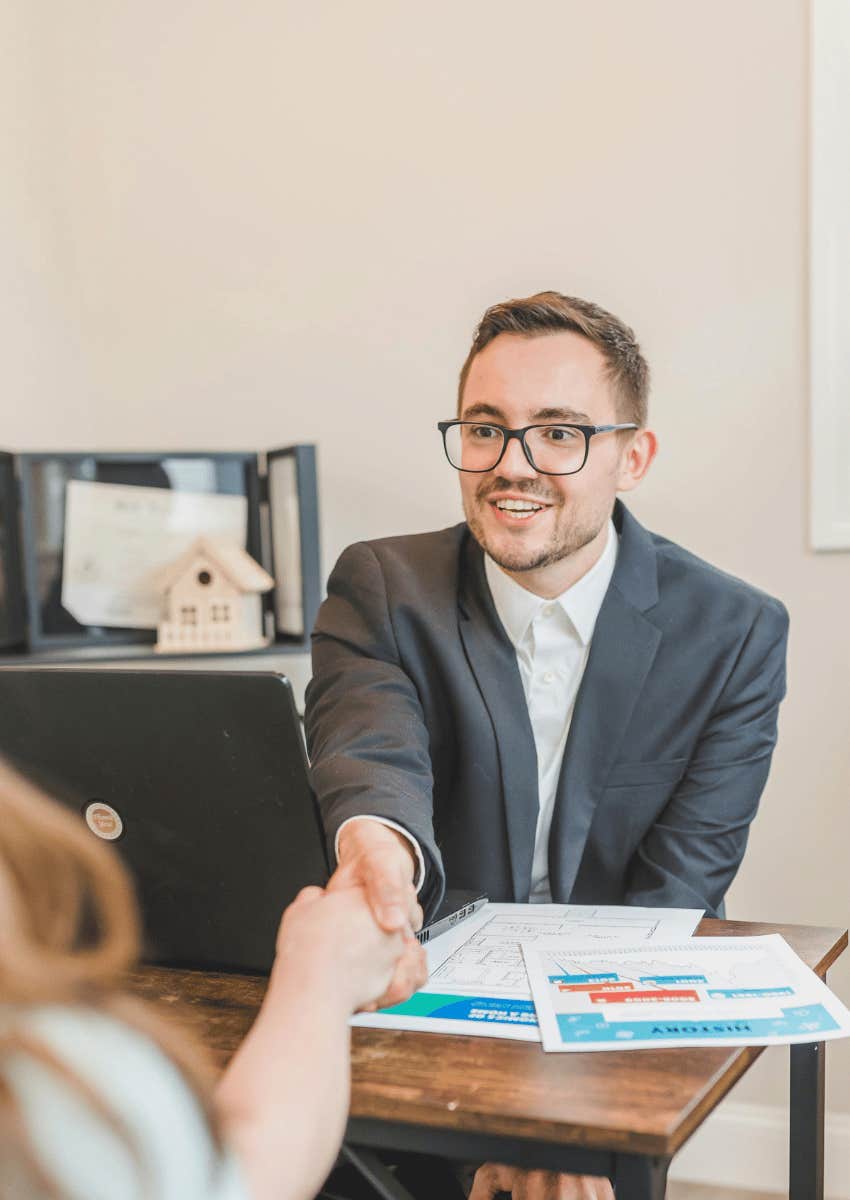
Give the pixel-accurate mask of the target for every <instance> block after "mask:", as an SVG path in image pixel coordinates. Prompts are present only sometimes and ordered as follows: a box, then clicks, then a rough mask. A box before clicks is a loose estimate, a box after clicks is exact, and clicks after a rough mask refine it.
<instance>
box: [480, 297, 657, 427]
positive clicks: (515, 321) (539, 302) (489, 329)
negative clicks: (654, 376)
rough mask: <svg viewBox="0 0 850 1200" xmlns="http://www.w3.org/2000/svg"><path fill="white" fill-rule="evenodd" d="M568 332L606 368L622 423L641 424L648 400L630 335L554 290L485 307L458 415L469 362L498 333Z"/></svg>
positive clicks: (644, 370)
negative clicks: (577, 335) (588, 346)
mask: <svg viewBox="0 0 850 1200" xmlns="http://www.w3.org/2000/svg"><path fill="white" fill-rule="evenodd" d="M565 330H569V331H571V332H573V333H580V334H581V335H582V336H583V337H586V338H587V339H588V341H591V342H593V344H594V345H595V346H598V347H599V349H600V351H601V352H602V355H603V357H604V359H605V362H606V364H607V374H608V378H609V379H610V381H611V383H612V384H613V385H614V389H615V392H616V396H617V409H618V412H619V414H620V416H621V417H622V419H623V420H624V421H634V422H635V424H636V425H645V424H646V417H647V404H648V399H649V367H648V365H647V362H646V359H645V358H644V357H643V355H642V354H641V352H640V346H639V345H638V343H637V339H636V338H635V335H634V332H633V331H632V330H631V329H630V328H629V326H628V325H626V324H624V322H623V321H621V320H619V319H618V318H617V317H615V316H613V314H611V313H609V312H606V311H605V309H604V308H600V307H599V305H598V304H592V303H591V302H590V301H589V300H580V299H578V297H576V296H562V295H561V293H560V292H538V293H537V294H536V295H534V296H526V298H525V299H523V300H505V301H503V302H502V303H501V304H494V305H493V306H492V308H488V309H487V311H486V312H485V314H484V316H483V317H482V318H481V322H480V324H479V325H478V328H477V329H476V330H475V336H474V337H473V339H472V348H471V349H470V351H469V354H468V355H467V357H466V362H465V363H464V364H463V367H462V368H461V372H460V383H459V386H458V393H457V395H458V412H460V411H461V405H462V403H463V389H464V387H465V386H466V377H467V375H468V374H469V368H470V367H471V366H472V360H473V359H474V358H475V356H476V355H477V354H480V353H481V351H482V350H483V349H484V347H485V346H488V345H489V344H490V342H492V341H493V339H494V338H497V337H498V336H499V334H500V333H518V334H521V335H523V336H524V337H542V336H543V335H545V334H547V333H563V332H564V331H565Z"/></svg>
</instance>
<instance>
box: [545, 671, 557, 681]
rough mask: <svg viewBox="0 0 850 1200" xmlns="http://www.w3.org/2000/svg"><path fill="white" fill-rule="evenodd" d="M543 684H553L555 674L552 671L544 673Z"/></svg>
mask: <svg viewBox="0 0 850 1200" xmlns="http://www.w3.org/2000/svg"><path fill="white" fill-rule="evenodd" d="M543 682H544V683H554V682H555V672H554V671H546V672H545V673H544V675H543Z"/></svg>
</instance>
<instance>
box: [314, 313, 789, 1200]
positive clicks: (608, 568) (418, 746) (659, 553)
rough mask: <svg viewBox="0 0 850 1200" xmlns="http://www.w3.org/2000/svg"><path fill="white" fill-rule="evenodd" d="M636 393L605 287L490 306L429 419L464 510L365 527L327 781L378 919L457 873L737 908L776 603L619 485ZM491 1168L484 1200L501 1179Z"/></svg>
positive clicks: (325, 681)
mask: <svg viewBox="0 0 850 1200" xmlns="http://www.w3.org/2000/svg"><path fill="white" fill-rule="evenodd" d="M647 395H648V369H647V365H646V362H645V361H644V358H643V356H642V354H641V352H640V348H639V346H638V344H637V342H636V340H635V337H634V335H633V333H632V331H631V330H630V329H629V328H628V327H627V326H626V325H624V324H623V323H622V322H621V321H619V320H618V319H617V318H616V317H614V316H612V315H611V314H610V313H607V312H605V311H604V310H603V309H601V308H599V307H598V306H597V305H594V304H591V303H588V302H587V301H584V300H579V299H575V298H572V297H568V296H562V295H560V294H558V293H555V292H543V293H540V294H538V295H535V296H531V297H528V298H527V299H523V300H513V301H509V302H506V303H504V304H497V305H495V306H494V307H493V308H491V309H489V310H488V311H487V312H486V313H485V315H484V317H483V319H482V321H481V324H480V325H479V327H478V329H477V330H476V334H475V338H474V341H473V344H472V348H471V350H470V353H469V356H468V358H467V360H466V363H465V364H464V366H463V369H462V371H461V376H460V387H459V400H458V415H457V418H456V419H454V420H451V421H444V422H441V423H440V432H441V433H442V437H443V444H444V448H445V453H446V457H447V458H448V461H449V462H450V463H451V465H452V467H454V468H455V469H456V470H457V472H458V476H459V479H460V487H461V495H462V498H463V507H464V513H465V516H466V521H465V522H464V523H463V524H461V525H458V526H456V527H454V528H451V529H446V530H442V531H440V532H437V533H429V534H421V535H414V536H409V537H395V538H386V539H383V540H381V541H376V542H368V543H360V544H357V545H355V546H352V547H350V548H349V549H348V550H346V551H345V552H344V554H343V555H342V556H341V558H340V560H339V562H338V563H337V566H336V568H335V569H334V571H333V574H332V575H331V578H330V581H329V584H328V598H327V600H326V601H325V603H324V605H323V606H322V609H321V611H320V613H319V618H318V621H317V624H316V629H315V632H314V638H313V668H314V677H313V680H312V682H311V684H310V687H309V689H308V694H307V713H306V725H307V735H308V740H309V746H310V753H311V757H312V763H313V773H314V782H315V787H316V790H317V792H318V795H319V800H320V803H321V806H322V811H323V815H324V820H325V825H326V828H327V832H328V836H329V839H330V841H331V844H332V846H333V848H334V851H335V853H336V855H337V859H338V867H337V871H336V873H335V875H334V878H333V880H332V886H337V887H342V886H347V885H348V884H349V883H352V882H356V883H363V884H364V885H365V886H366V888H367V891H368V892H369V895H370V897H371V902H372V906H373V910H374V912H375V915H376V918H377V920H378V921H379V923H381V924H382V925H384V926H385V927H386V928H388V929H390V928H394V927H398V926H401V925H403V924H404V922H405V921H407V920H410V921H411V922H412V923H414V924H416V923H418V921H419V920H420V919H421V912H420V908H419V905H420V904H421V906H422V908H424V910H425V911H426V913H430V912H432V911H433V910H434V908H435V907H436V905H437V903H438V901H439V898H440V896H441V894H442V890H443V887H444V885H445V883H446V881H448V883H449V885H450V886H452V887H460V888H477V889H480V890H482V891H484V892H486V893H487V895H488V896H489V897H490V898H491V899H492V900H514V901H527V900H532V901H548V900H554V901H563V902H566V901H573V902H575V903H604V904H646V905H652V906H671V907H673V906H682V907H696V908H703V909H705V910H706V912H707V913H708V915H717V914H718V913H720V912H722V904H723V897H724V894H725V892H726V890H727V888H728V886H729V884H730V883H731V881H732V879H733V878H734V876H735V873H736V871H737V869H738V866H739V865H740V862H741V859H742V856H743V854H744V849H745V846H746V841H747V832H748V827H749V824H750V822H751V820H752V819H753V817H754V815H755V813H756V809H757V806H758V802H759V797H760V795H761V792H762V789H763V787H764V784H765V781H766V779H767V774H768V769H769V765H770V759H771V754H772V751H773V747H774V744H775V741H776V720H777V710H778V707H779V703H780V700H781V699H782V696H783V694H784V690H785V646H786V637H787V615H786V613H785V610H784V608H783V606H782V605H781V604H780V603H779V602H778V601H776V600H773V599H771V598H770V597H769V596H766V595H765V594H764V593H762V592H760V591H758V590H757V589H755V588H754V587H751V586H749V585H748V584H746V583H743V582H741V581H740V580H738V579H734V578H732V577H731V576H729V575H726V574H724V573H722V572H720V571H718V570H717V569H716V568H714V567H712V566H710V565H709V564H707V563H705V562H703V561H701V560H700V559H698V558H696V557H695V556H694V555H693V554H690V553H689V552H688V551H686V550H684V549H682V548H681V547H680V546H677V545H675V544H674V543H672V542H670V541H668V540H666V539H665V538H663V537H659V536H657V535H656V534H653V533H650V532H648V531H647V530H646V529H644V528H643V527H642V526H641V525H640V524H639V523H638V522H637V521H636V520H635V518H634V517H632V516H631V515H630V513H629V512H628V510H627V509H626V507H625V506H624V505H623V504H622V502H621V501H620V500H618V499H617V496H618V494H621V493H626V492H629V491H631V490H632V489H633V488H635V487H636V486H637V485H638V484H639V483H640V481H641V480H642V479H643V478H644V476H645V475H646V472H647V471H648V470H649V468H650V466H651V464H652V460H653V458H654V456H655V452H656V438H655V435H654V434H653V433H652V432H651V431H650V430H649V429H648V428H647ZM401 998H402V995H401V993H400V991H399V989H398V988H396V987H394V986H393V987H391V989H390V991H389V993H388V994H387V997H385V1000H386V1002H390V1003H392V1002H396V1001H398V1000H400V999H401ZM488 1169H489V1171H490V1174H489V1175H487V1176H485V1174H483V1173H482V1172H479V1178H478V1180H477V1181H476V1185H475V1189H477V1190H474V1192H473V1195H474V1196H475V1198H476V1200H478V1197H479V1196H481V1197H484V1196H489V1195H491V1194H493V1192H495V1191H498V1190H499V1188H500V1187H503V1185H504V1182H505V1178H504V1175H501V1176H499V1175H498V1171H497V1169H496V1168H488ZM498 1170H502V1169H501V1168H499V1169H498ZM499 1179H501V1183H499ZM488 1180H489V1181H490V1183H492V1187H491V1186H490V1183H488V1182H487V1181H488ZM497 1184H498V1185H499V1186H497ZM550 1185H551V1181H549V1182H547V1183H545V1185H544V1184H541V1187H544V1186H545V1187H550ZM583 1186H584V1185H583ZM606 1186H607V1185H606ZM522 1187H523V1188H526V1187H527V1180H526V1181H524V1182H523V1184H522ZM564 1187H565V1188H566V1187H567V1184H564ZM488 1189H489V1190H488ZM525 1194H528V1195H532V1192H531V1191H527V1192H523V1195H525ZM535 1194H536V1193H535ZM543 1194H544V1193H543V1192H542V1191H541V1192H540V1195H543ZM546 1194H547V1195H548V1194H549V1192H546ZM551 1194H552V1195H556V1194H557V1195H561V1194H563V1195H567V1194H571V1193H569V1192H568V1191H566V1190H565V1191H563V1193H562V1192H560V1191H552V1192H551ZM575 1194H576V1195H583V1194H589V1195H592V1194H593V1193H592V1192H581V1191H576V1192H575ZM600 1194H601V1193H600Z"/></svg>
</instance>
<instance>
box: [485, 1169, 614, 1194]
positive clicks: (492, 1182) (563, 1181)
mask: <svg viewBox="0 0 850 1200" xmlns="http://www.w3.org/2000/svg"><path fill="white" fill-rule="evenodd" d="M499 1192H507V1193H508V1194H509V1195H510V1196H512V1197H513V1200H614V1189H613V1188H612V1187H611V1181H610V1180H609V1179H604V1178H602V1179H600V1178H597V1177H596V1176H593V1175H560V1174H558V1173H557V1172H556V1171H523V1170H520V1169H519V1168H518V1167H504V1166H502V1165H501V1164H500V1163H485V1164H484V1166H483V1167H479V1168H478V1170H477V1171H476V1172H475V1179H474V1181H473V1184H472V1191H471V1192H470V1193H469V1200H492V1198H493V1196H496V1195H498V1193H499Z"/></svg>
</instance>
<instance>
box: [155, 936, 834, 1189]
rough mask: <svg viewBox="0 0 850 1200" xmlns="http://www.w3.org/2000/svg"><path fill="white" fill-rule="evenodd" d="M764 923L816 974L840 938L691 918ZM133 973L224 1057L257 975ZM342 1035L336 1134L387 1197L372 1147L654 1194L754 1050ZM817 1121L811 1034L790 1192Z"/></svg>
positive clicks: (798, 1099) (812, 1181)
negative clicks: (601, 1050) (344, 1052)
mask: <svg viewBox="0 0 850 1200" xmlns="http://www.w3.org/2000/svg"><path fill="white" fill-rule="evenodd" d="M763 933H781V934H782V935H783V937H785V939H786V940H787V942H788V943H789V945H790V946H791V947H792V948H793V949H794V950H795V951H796V952H797V954H799V955H800V957H801V958H802V959H803V961H804V962H805V963H807V964H808V966H810V967H811V968H812V969H813V970H814V971H815V972H816V973H817V974H818V975H820V976H821V978H825V977H826V972H827V970H828V968H829V967H830V966H831V965H832V963H833V962H835V960H836V959H837V958H838V956H839V955H840V954H841V953H842V951H843V950H844V949H845V948H846V946H847V931H846V930H843V931H842V930H840V929H821V928H814V927H807V926H800V925H765V924H749V923H744V922H740V921H713V920H704V921H702V922H701V924H700V926H699V928H698V930H697V934H698V935H699V936H703V937H717V936H720V935H727V936H730V935H731V936H738V937H748V936H754V935H757V934H763ZM133 985H134V987H135V990H136V991H137V992H138V993H140V994H141V995H144V996H146V997H147V998H149V999H153V1000H157V1001H159V1002H162V1003H165V1004H168V1005H172V1006H174V1007H177V1008H179V1009H180V1011H181V1012H182V1013H184V1014H185V1015H186V1016H187V1017H188V1019H189V1021H190V1022H192V1023H194V1024H195V1025H196V1027H197V1029H198V1032H199V1034H200V1036H201V1038H202V1040H203V1041H204V1042H205V1043H206V1045H207V1046H208V1047H210V1048H211V1050H212V1051H213V1053H214V1054H215V1056H216V1058H217V1060H218V1062H219V1063H220V1064H221V1065H222V1066H223V1065H224V1063H225V1062H226V1061H227V1059H228V1058H229V1057H230V1055H231V1054H232V1053H233V1052H234V1050H235V1049H236V1047H237V1046H238V1045H239V1043H240V1041H241V1040H242V1038H243V1037H244V1036H245V1034H246V1033H247V1031H248V1029H249V1027H250V1025H251V1023H252V1021H253V1019H254V1016H255V1015H256V1012H257V1009H258V1007H259V1004H260V1001H261V999H262V996H263V991H264V987H265V981H264V980H263V979H261V978H256V977H252V976H244V975H226V974H218V973H212V972H203V971H178V970H171V969H166V968H154V967H147V968H143V969H141V970H140V971H138V972H137V973H136V975H135V976H134V979H133ZM352 1033H353V1037H352V1085H353V1086H352V1098H351V1114H350V1119H349V1124H348V1131H347V1134H346V1145H347V1147H348V1148H349V1151H350V1153H351V1155H352V1156H353V1157H354V1158H355V1159H358V1160H359V1162H360V1165H361V1166H364V1165H365V1166H366V1167H367V1168H368V1169H373V1170H374V1171H375V1172H376V1177H375V1182H376V1183H377V1185H378V1187H379V1188H381V1187H385V1188H386V1189H387V1190H386V1191H384V1193H383V1194H384V1195H386V1196H388V1197H389V1196H396V1197H399V1196H402V1195H406V1193H403V1192H402V1191H401V1190H399V1189H398V1188H394V1186H393V1180H392V1176H387V1175H386V1173H384V1174H382V1172H381V1168H380V1164H379V1163H378V1162H377V1160H376V1159H375V1157H374V1156H373V1155H372V1154H371V1151H372V1150H373V1149H391V1150H419V1151H422V1152H428V1153H434V1154H441V1155H445V1156H447V1157H450V1158H457V1159H462V1160H465V1161H469V1162H484V1161H486V1160H493V1161H497V1162H509V1163H514V1164H516V1165H519V1166H529V1167H548V1168H550V1169H553V1170H562V1171H577V1172H584V1173H587V1174H610V1175H611V1176H612V1177H613V1178H615V1179H616V1181H617V1195H618V1200H661V1198H662V1197H663V1196H664V1194H665V1188H666V1178H667V1169H668V1167H669V1165H670V1161H671V1159H672V1158H673V1156H674V1155H675V1154H676V1152H677V1151H678V1150H679V1149H680V1148H681V1147H682V1146H683V1145H684V1143H685V1142H686V1141H687V1139H688V1138H689V1137H690V1136H691V1134H692V1133H693V1132H694V1131H695V1130H696V1129H697V1128H698V1127H699V1126H700V1124H701V1123H702V1122H703V1121H704V1120H705V1118H706V1117H707V1116H708V1114H709V1113H710V1112H711V1111H712V1109H713V1108H714V1107H715V1105H717V1104H718V1102H719V1101H720V1100H722V1099H723V1097H724V1096H725V1095H726V1093H727V1092H728V1091H729V1090H730V1088H731V1087H732V1085H733V1084H734V1083H735V1082H736V1081H737V1080H738V1079H740V1077H741V1076H742V1075H743V1074H744V1072H745V1071H746V1070H747V1069H748V1068H749V1067H750V1066H751V1064H752V1063H753V1062H755V1060H756V1059H757V1058H758V1056H759V1055H760V1054H761V1052H762V1048H761V1047H753V1048H745V1049H728V1048H727V1049H723V1048H717V1049H714V1048H712V1049H700V1050H688V1049H676V1050H655V1051H653V1050H630V1051H622V1052H616V1051H614V1052H611V1053H605V1054H545V1053H544V1052H543V1050H542V1048H541V1047H540V1046H538V1045H532V1044H529V1043H526V1042H511V1041H502V1040H499V1039H496V1038H472V1037H443V1036H440V1035H436V1034H425V1033H404V1032H400V1031H398V1032H397V1031H391V1030H373V1029H355V1030H353V1031H352ZM823 1119H824V1044H823V1043H817V1044H812V1045H805V1046H792V1047H791V1137H790V1168H791V1181H790V1191H789V1196H790V1198H791V1200H822V1197H823ZM364 1151H365V1153H364Z"/></svg>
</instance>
